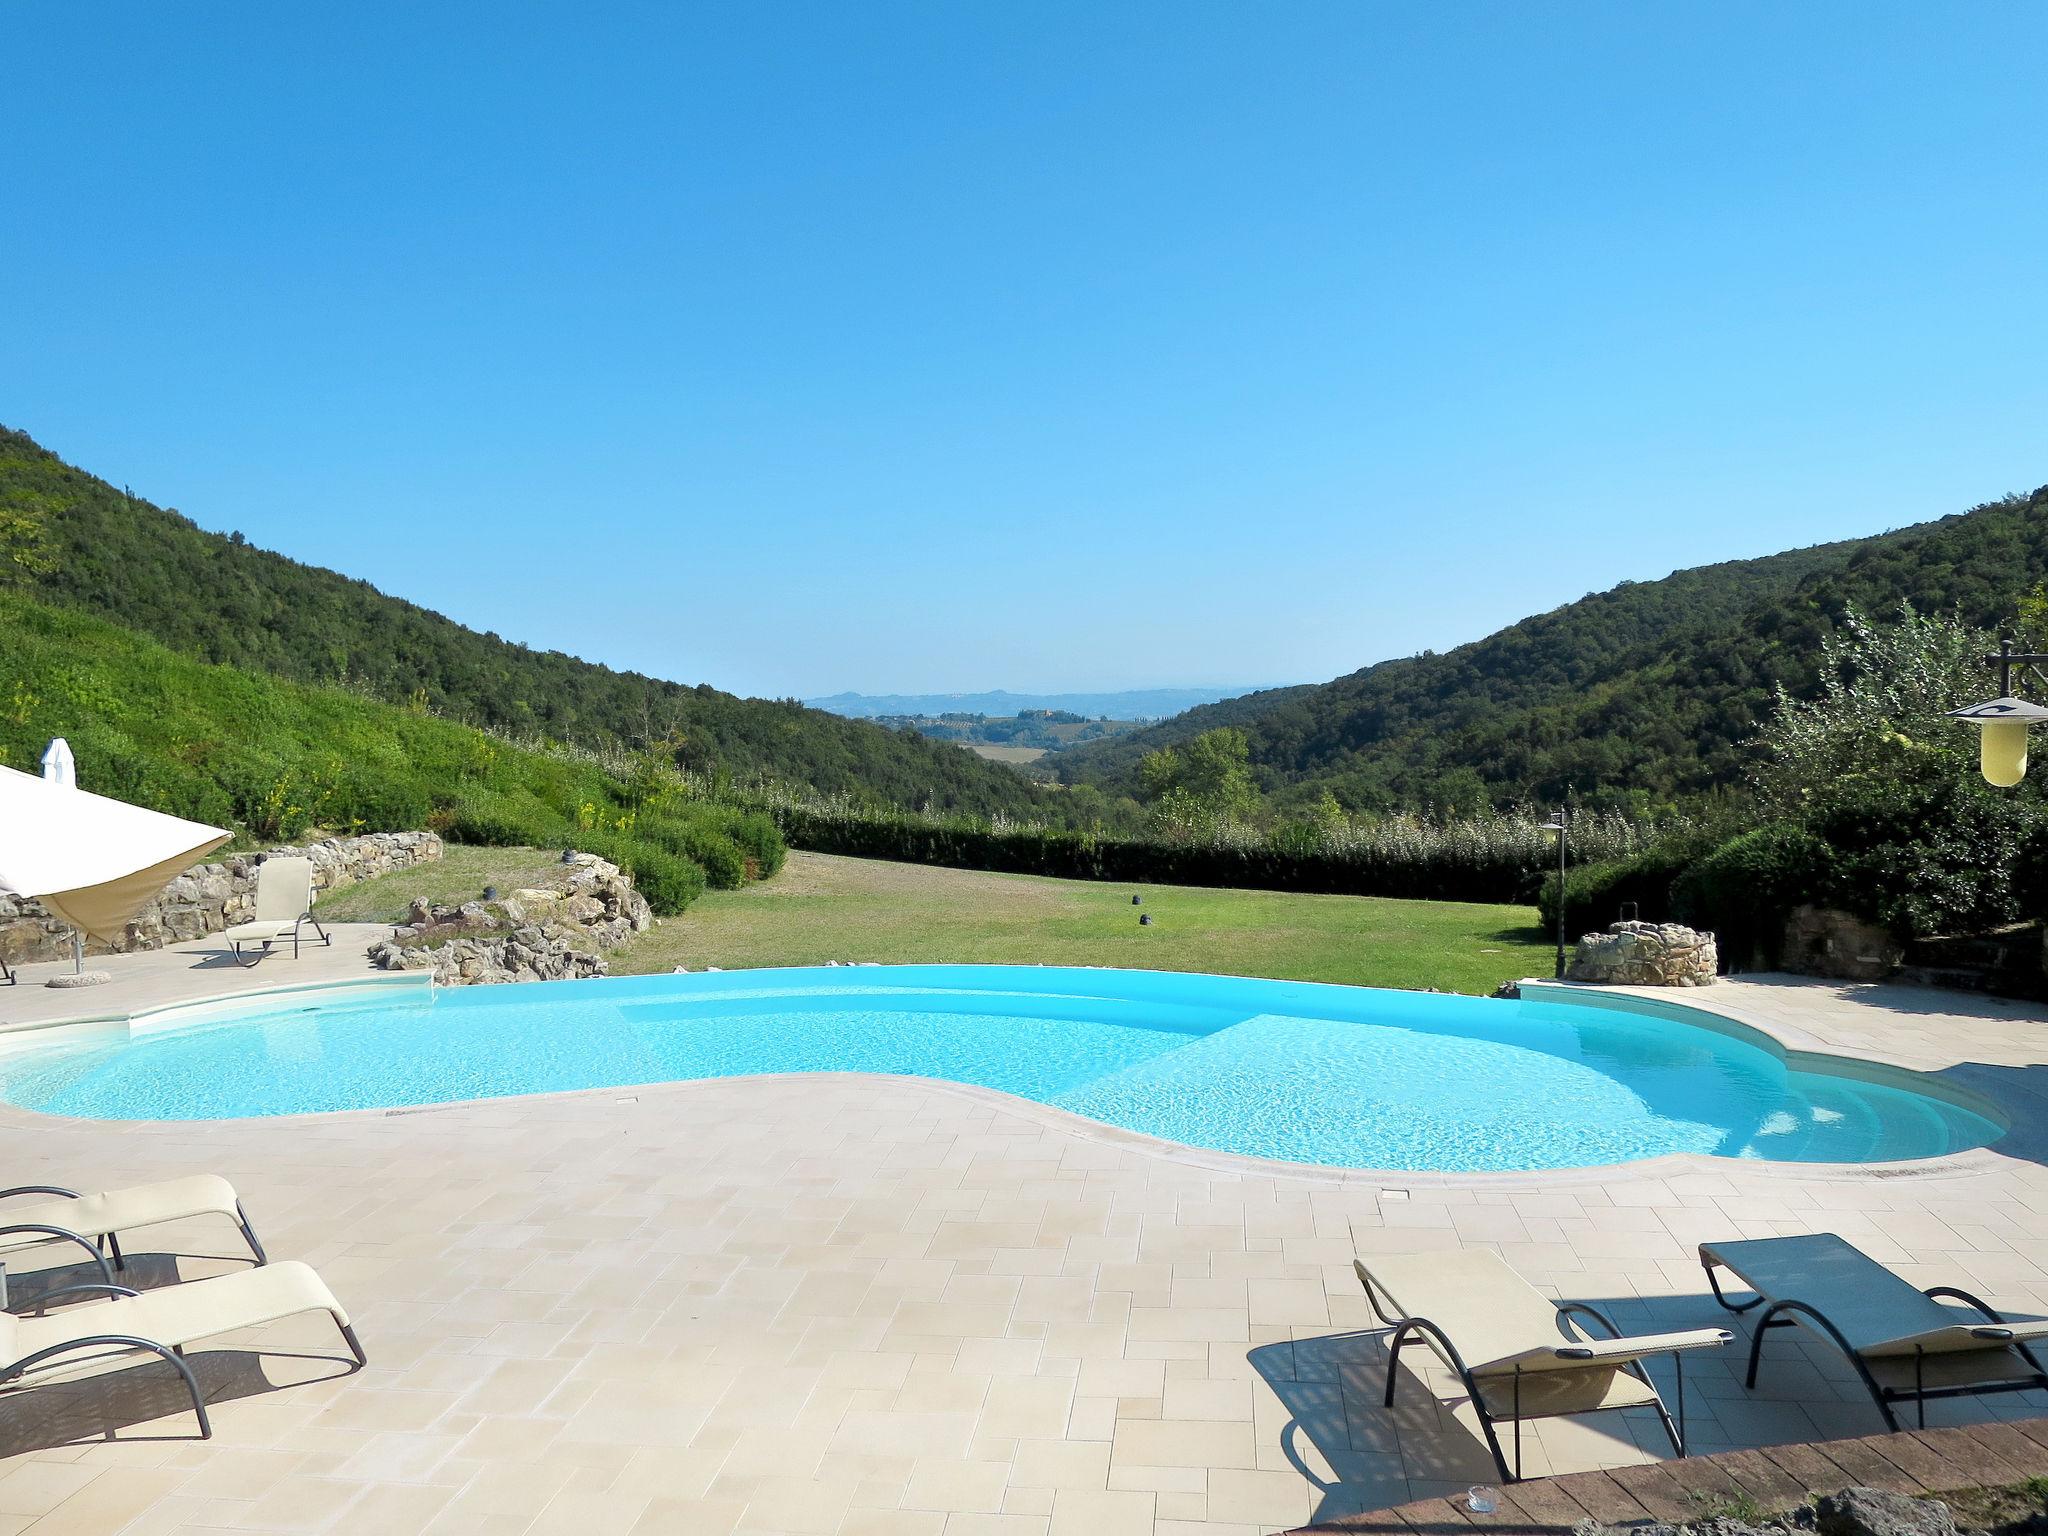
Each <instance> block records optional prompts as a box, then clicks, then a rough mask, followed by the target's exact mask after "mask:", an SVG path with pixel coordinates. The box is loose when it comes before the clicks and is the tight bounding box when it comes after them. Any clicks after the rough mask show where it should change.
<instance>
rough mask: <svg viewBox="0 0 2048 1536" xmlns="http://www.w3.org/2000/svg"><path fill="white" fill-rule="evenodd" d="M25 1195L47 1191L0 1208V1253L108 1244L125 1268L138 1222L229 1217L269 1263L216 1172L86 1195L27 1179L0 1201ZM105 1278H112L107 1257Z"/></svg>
mask: <svg viewBox="0 0 2048 1536" xmlns="http://www.w3.org/2000/svg"><path fill="white" fill-rule="evenodd" d="M23 1195H44V1196H48V1197H49V1198H47V1199H43V1200H38V1201H37V1202H36V1203H35V1204H33V1205H20V1206H15V1207H13V1208H11V1209H8V1210H0V1255H5V1254H8V1253H12V1252H14V1251H16V1250H17V1249H22V1248H28V1247H33V1246H35V1245H37V1244H40V1243H49V1242H62V1241H69V1242H73V1243H77V1244H79V1245H80V1246H81V1247H84V1248H86V1249H88V1250H89V1251H91V1253H92V1254H93V1256H94V1257H95V1258H98V1257H99V1255H100V1252H101V1247H102V1244H104V1246H105V1249H106V1251H107V1252H108V1253H110V1254H111V1255H112V1257H113V1260H114V1267H115V1268H116V1269H125V1268H126V1267H127V1264H126V1261H125V1260H124V1259H123V1258H122V1257H121V1240H120V1237H119V1234H120V1233H123V1232H132V1231H134V1230H135V1229H136V1228H138V1227H154V1226H159V1225H161V1224H162V1223H164V1222H167V1221H184V1220H186V1219H188V1218H190V1217H194V1216H225V1217H227V1219H228V1220H229V1221H232V1222H233V1223H234V1224H235V1225H236V1226H237V1227H239V1228H241V1231H242V1237H243V1240H244V1241H246V1242H247V1243H248V1245H249V1251H250V1252H251V1253H252V1254H254V1255H255V1256H256V1262H257V1263H258V1264H264V1263H268V1262H269V1260H268V1259H267V1258H266V1256H265V1255H264V1252H263V1245H262V1244H261V1243H259V1242H258V1241H256V1231H255V1229H254V1228H253V1227H251V1226H250V1225H249V1218H248V1216H247V1215H245V1214H244V1213H243V1211H242V1202H241V1201H240V1200H239V1199H238V1198H236V1195H235V1187H234V1185H232V1184H230V1183H229V1182H228V1181H227V1180H226V1179H223V1178H221V1177H219V1176H218V1175H216V1174H211V1173H200V1174H193V1175H191V1176H190V1177H188V1178H182V1179H165V1180H163V1181H162V1182H160V1183H156V1184H136V1185H133V1186H131V1187H130V1188H127V1189H114V1190H108V1191H106V1192H104V1193H102V1194H93V1195H82V1194H80V1193H79V1192H78V1191H77V1190H75V1189H63V1188H60V1187H59V1186H57V1185H55V1184H24V1185H22V1186H20V1187H19V1188H17V1189H0V1200H12V1199H15V1198H17V1197H19V1196H23ZM100 1278H101V1279H103V1280H108V1281H111V1280H112V1279H113V1276H112V1275H110V1274H108V1273H107V1272H106V1265H105V1263H104V1262H102V1263H101V1265H100Z"/></svg>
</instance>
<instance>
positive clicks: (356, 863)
mask: <svg viewBox="0 0 2048 1536" xmlns="http://www.w3.org/2000/svg"><path fill="white" fill-rule="evenodd" d="M441 852H442V849H441V839H440V837H439V836H438V835H437V834H435V833H432V832H370V833H366V834H364V835H363V836H361V837H330V838H328V839H327V840H326V841H325V842H321V843H314V844H312V845H311V846H310V847H304V848H271V849H268V850H266V851H265V852H262V853H234V854H229V855H228V856H227V857H226V858H224V859H222V860H220V861H219V862H218V863H215V864H200V865H197V866H195V867H194V868H192V869H189V870H187V871H186V872H185V873H184V874H182V875H180V876H178V878H177V879H175V880H173V881H172V882H171V883H170V884H169V885H167V886H165V887H164V889H163V892H162V894H160V895H159V896H158V897H157V898H156V899H155V900H154V901H152V902H151V903H150V904H149V905H148V906H146V907H144V908H143V909H142V911H141V912H139V913H137V914H136V917H135V921H134V922H132V923H130V924H129V925H128V931H127V933H126V934H124V935H123V936H122V938H121V939H120V941H119V942H118V943H114V944H102V943H100V942H99V940H97V939H94V940H92V941H91V942H90V943H88V944H87V946H86V950H87V953H89V954H95V955H105V954H125V953H127V952H128V951H130V950H137V949H162V948H164V947H165V946H166V945H169V944H182V943H185V942H187V941H188V940H191V939H203V938H205V937H206V935H208V934H209V933H219V932H220V931H221V930H222V929H224V928H227V927H229V926H230V925H232V924H234V923H240V922H246V921H247V920H248V919H249V918H251V917H253V916H254V915H255V911H256V866H257V865H259V864H261V863H262V862H263V861H264V860H265V859H266V858H272V857H300V858H307V859H311V860H312V861H313V888H314V890H315V891H329V890H333V889H335V888H336V887H338V886H344V885H354V884H355V883H356V882H357V881H359V880H368V879H370V878H371V877H372V876H375V875H383V874H389V873H390V872H391V871H392V870H394V869H409V868H411V867H412V866H413V865H415V864H429V863H432V862H433V861H434V860H436V859H438V858H440V857H441ZM70 953H71V929H70V928H69V927H68V926H67V925H66V924H64V923H61V922H59V921H58V920H57V919H56V918H54V917H52V916H50V914H49V913H48V912H47V911H45V910H44V908H43V905H42V903H40V902H38V901H34V900H31V899H30V898H28V897H25V896H15V895H12V894H11V893H7V892H0V957H5V959H6V960H7V963H8V964H9V965H19V964H21V963H23V962H24V961H33V960H61V959H64V958H66V957H67V956H69V955H70Z"/></svg>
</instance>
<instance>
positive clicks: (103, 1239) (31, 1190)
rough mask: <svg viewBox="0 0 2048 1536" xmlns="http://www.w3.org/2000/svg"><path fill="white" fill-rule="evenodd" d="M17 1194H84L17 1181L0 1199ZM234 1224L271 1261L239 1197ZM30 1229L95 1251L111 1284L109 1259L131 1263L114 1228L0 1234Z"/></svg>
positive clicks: (259, 1257)
mask: <svg viewBox="0 0 2048 1536" xmlns="http://www.w3.org/2000/svg"><path fill="white" fill-rule="evenodd" d="M18 1195H57V1196H60V1197H61V1198H63V1199H66V1200H83V1199H84V1198H85V1196H83V1195H81V1194H80V1193H79V1192H78V1191H77V1190H75V1189H66V1188H64V1187H63V1186H62V1185H61V1184H17V1185H16V1186H15V1187H14V1188H13V1189H0V1200H12V1199H14V1198H15V1197H16V1196H18ZM235 1225H237V1226H238V1227H240V1228H241V1229H242V1240H243V1241H244V1242H246V1243H247V1244H248V1245H249V1252H250V1253H251V1254H252V1255H254V1257H255V1259H256V1263H257V1265H258V1266H259V1267H260V1266H262V1265H265V1264H268V1263H269V1262H270V1255H269V1254H267V1253H265V1252H264V1251H263V1244H261V1243H260V1242H258V1241H257V1240H256V1229H255V1228H254V1227H252V1226H250V1225H249V1213H248V1212H247V1211H245V1210H243V1209H242V1202H241V1201H239V1200H237V1201H236V1202H235ZM30 1232H40V1233H42V1234H44V1235H45V1236H48V1237H51V1238H55V1239H62V1240H65V1241H69V1242H74V1243H77V1244H78V1245H79V1246H80V1247H82V1248H84V1249H85V1251H86V1252H87V1253H89V1254H91V1255H92V1257H93V1260H94V1262H96V1263H97V1264H98V1265H99V1268H100V1278H101V1279H102V1280H103V1281H105V1282H106V1283H107V1284H109V1285H111V1284H113V1281H114V1277H113V1275H112V1274H111V1273H110V1272H109V1271H108V1269H107V1260H108V1259H112V1260H113V1261H114V1268H115V1269H126V1268H127V1267H128V1260H127V1259H126V1258H125V1257H123V1256H122V1253H121V1239H120V1236H119V1235H118V1234H117V1233H113V1232H108V1233H106V1234H104V1235H102V1236H100V1237H87V1236H85V1235H84V1234H83V1233H81V1232H73V1231H71V1230H70V1229H69V1228H66V1227H53V1226H43V1225H27V1226H10V1227H0V1238H7V1237H15V1236H21V1235H25V1234H27V1233H30ZM52 1294H55V1293H54V1292H53V1293H52Z"/></svg>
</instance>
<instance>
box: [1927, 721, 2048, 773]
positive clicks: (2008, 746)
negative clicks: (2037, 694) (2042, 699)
mask: <svg viewBox="0 0 2048 1536" xmlns="http://www.w3.org/2000/svg"><path fill="white" fill-rule="evenodd" d="M1949 718H1950V719H1951V720H1966V721H1968V722H1969V723H1970V724H1971V725H1974V726H1976V727H1977V733H1978V742H1977V765H1978V767H1979V768H1980V769H1981V770H1982V772H1983V774H1984V782H1985V783H1987V784H1996V785H1997V786H1998V787H1999V788H2000V789H2011V788H2012V787H2013V785H2015V784H2017V783H2019V781H2020V780H2021V779H2023V778H2025V777H2026V776H2027V728H2028V727H2029V726H2034V725H2039V724H2040V723H2041V722H2042V721H2044V720H2048V709H2043V708H2042V707H2041V706H2040V705H2039V704H2029V703H2028V702H2027V701H2026V700H2025V699H2014V698H2004V699H1993V700H1991V701H1990V702H1989V703H1986V704H1972V705H1971V706H1970V707H1969V708H1968V709H1953V710H1950V711H1949Z"/></svg>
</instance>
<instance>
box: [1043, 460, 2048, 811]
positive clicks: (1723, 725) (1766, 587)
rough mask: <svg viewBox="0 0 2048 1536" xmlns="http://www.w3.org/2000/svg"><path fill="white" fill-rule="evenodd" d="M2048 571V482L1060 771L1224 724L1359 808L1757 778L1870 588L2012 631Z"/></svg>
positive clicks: (1092, 749) (1566, 618)
mask: <svg viewBox="0 0 2048 1536" xmlns="http://www.w3.org/2000/svg"><path fill="white" fill-rule="evenodd" d="M2044 579H2048V487H2043V488H2042V489H2040V490H2037V491H2034V492H2033V493H2031V494H2030V495H2025V496H2010V497H2007V498H2005V499H2004V500H2002V501H1997V502H1991V503H1987V504H1986V505H1983V506H1979V507H1976V508H1974V509H1972V510H1971V511H1969V512H1964V513H1957V514H1954V515H1952V516H1949V517H1944V518H1941V519H1939V520H1937V521H1933V522H1927V523H1920V524H1916V525H1914V526H1912V527H1908V528H1899V529H1894V530H1892V531H1890V532H1887V533H1881V534H1876V535H1872V536H1871V537H1868V538H1862V539H1848V540H1844V541H1842V542H1840V543H1834V544H1821V545H1815V546H1813V547H1811V548H1808V549H1794V550H1788V551H1786V552H1784V553H1782V554H1777V555H1769V556H1765V557H1763V558H1761V559H1756V560H1737V561H1729V562H1726V563H1724V564H1719V565H1707V566H1699V567H1696V568H1694V569H1692V570H1684V571H1677V572H1674V573H1673V574H1672V575H1669V576H1666V577H1664V578H1662V579H1661V580H1657V581H1643V582H1624V583H1622V584H1621V585H1620V586H1618V587H1615V588H1613V589H1612V590H1610V591H1606V592H1596V593H1593V594H1591V595H1589V596H1587V597H1583V598H1581V599H1579V600H1578V601H1577V602H1574V603H1567V604H1565V605H1564V606H1563V607H1560V608H1556V609H1553V610H1551V611H1550V612H1548V613H1543V614H1538V615H1535V616H1533V617H1531V618H1527V619H1524V620H1522V621H1521V622H1520V623H1518V624H1511V625H1509V626H1508V627H1507V628H1505V629H1502V630H1499V631H1497V632H1496V633H1494V634H1492V635H1489V636H1487V637H1486V638H1484V639H1481V640H1475V641H1472V642H1470V643H1469V644H1466V645H1461V646H1459V647H1457V648H1456V649H1455V650H1450V651H1445V652H1442V653H1440V654H1438V653H1425V654H1423V655H1420V656H1408V657H1402V658H1399V659H1396V660H1392V661H1384V662H1380V663H1379V664H1377V665H1375V666H1370V667H1365V668H1362V669H1361V670H1359V671H1357V672H1353V673H1351V674H1349V675H1348V676H1345V677H1340V678H1337V679H1335V680H1334V681H1331V682H1327V683H1322V684H1317V685H1314V686H1310V687H1299V688H1282V689H1275V690H1272V691H1270V692H1267V693H1260V694H1252V695H1250V696H1248V697H1245V698H1239V699H1230V700H1225V701H1221V702H1218V703H1215V704H1208V705H1203V706H1201V707H1199V708H1196V709H1193V710H1190V711H1188V712H1187V713H1186V714H1183V715H1180V716H1177V717H1176V718H1174V719H1171V720H1167V721H1164V722H1162V723H1160V724H1158V725H1153V726H1148V727H1146V728H1145V729H1143V730H1139V731H1132V732H1129V733H1127V734H1125V735H1122V736H1119V737H1116V738H1114V739H1112V740H1108V741H1101V742H1092V743H1087V744H1084V745H1080V746H1077V747H1075V748H1074V749H1072V750H1071V751H1068V752H1065V753H1062V754H1061V755H1060V757H1059V758H1058V760H1057V762H1058V770H1057V771H1058V773H1059V776H1060V778H1061V779H1063V780H1065V781H1067V782H1069V783H1093V784H1096V785H1098V786H1100V787H1101V788H1103V789H1104V790H1106V791H1109V792H1111V793H1114V792H1117V791H1125V792H1129V791H1131V790H1133V789H1134V788H1135V787H1136V782H1137V771H1136V770H1137V764H1138V761H1139V759H1140V758H1141V757H1143V756H1144V754H1145V753H1147V752H1148V751H1152V750H1154V749H1156V748H1158V747H1162V746H1169V745H1172V744H1174V743H1176V742H1180V741H1185V740H1187V739H1188V738H1190V737H1192V736H1194V735H1196V734H1198V733H1200V732H1202V731H1205V730H1209V729H1212V728H1214V727H1217V726H1226V725H1227V726H1235V727H1237V728H1238V729H1240V730H1242V731H1244V732H1245V734H1246V736H1247V737H1248V738H1249V740H1250V744H1251V757H1252V767H1253V770H1254V772H1255V774H1256V775H1257V777H1258V778H1259V781H1260V783H1261V785H1262V787H1263V788H1264V789H1265V790H1266V791H1267V792H1268V793H1269V794H1270V795H1271V796H1272V797H1273V799H1274V800H1275V802H1276V803H1277V804H1278V805H1279V806H1280V808H1281V809H1283V810H1286V809H1291V808H1297V807H1305V806H1307V805H1310V804H1313V803H1314V802H1315V800H1316V799H1317V798H1318V797H1319V796H1320V795H1322V794H1323V793H1324V792H1325V791H1328V792H1329V793H1331V794H1334V795H1335V796H1336V797H1337V799H1338V800H1339V802H1340V803H1342V804H1343V805H1344V806H1346V807H1347V808H1348V809H1351V810H1354V811H1386V810H1392V809H1395V808H1398V807H1403V806H1422V805H1433V806H1437V807H1439V808H1442V809H1448V810H1455V811H1469V810H1472V809H1474V808H1476V807H1477V806H1480V805H1484V804H1487V803H1492V804H1494V805H1505V804H1512V803H1516V802H1523V803H1527V802H1541V803H1555V802H1556V801H1557V800H1558V798H1559V797H1561V796H1563V795H1564V794H1566V793H1567V792H1569V793H1571V794H1573V795H1574V796H1578V797H1581V798H1582V799H1584V800H1586V801H1589V802H1592V803H1605V804H1613V805H1619V806H1624V807H1629V808H1634V809H1642V810H1651V809H1656V808H1658V807H1663V806H1669V805H1673V804H1677V803H1682V802H1684V801H1686V800H1688V799H1690V798H1692V797H1695V796H1698V795H1701V794H1704V793H1708V792H1711V791H1713V790H1715V789H1717V788H1719V787H1722V786H1726V785H1729V784H1732V783H1736V782H1739V781H1740V779H1741V778H1742V776H1743V774H1744V773H1745V771H1746V770H1747V769H1748V768H1749V767H1750V765H1751V764H1752V762H1753V758H1752V756H1751V750H1752V749H1751V748H1750V747H1749V745H1748V743H1749V741H1750V739H1751V738H1752V737H1753V736H1754V734H1755V731H1756V729H1757V726H1758V725H1759V724H1760V722H1761V721H1762V720H1763V719H1764V717H1765V716H1766V715H1768V713H1769V711H1770V709H1771V706H1772V701H1773V698H1774V696H1775V692H1776V690H1777V689H1778V688H1779V687H1780V686H1783V687H1784V688H1786V689H1787V690H1789V691H1790V692H1792V693H1794V694H1803V693H1805V692H1807V691H1808V690H1810V689H1811V688H1812V687H1813V686H1814V683H1815V675H1814V664H1815V661H1816V658H1817V656H1818V653H1819V649H1820V642H1821V640H1822V639H1823V638H1824V637H1825V636H1826V635H1828V634H1829V633H1831V632H1832V631H1833V630H1834V629H1835V627H1836V626H1837V625H1838V624H1839V623H1840V621H1841V618H1842V616H1843V614H1844V612H1845V611H1846V610H1847V609H1848V608H1849V607H1850V606H1851V605H1854V606H1855V607H1857V608H1859V609H1861V610H1862V611H1863V612H1864V613H1866V614H1868V615H1869V616H1871V617H1872V618H1874V619H1877V620H1880V621H1884V620H1888V619H1890V618H1891V617H1893V616H1894V615H1895V614H1896V613H1897V611H1898V607H1899V604H1900V603H1902V602H1910V603H1911V604H1912V605H1913V606H1914V607H1915V608H1917V609H1919V610H1920V611H1921V612H1923V613H1955V614H1958V615H1960V616H1961V617H1962V618H1963V619H1965V620H1967V621H1968V622H1970V623H1973V624H1976V625H1979V626H1981V627H1984V628H1997V627H1999V626H2002V625H2007V624H2010V623H2011V621H2012V620H2013V617H2014V615H2015V611H2016V609H2017V605H2018V601H2019V599H2020V597H2021V596H2022V595H2023V594H2024V593H2026V592H2028V591H2030V590H2031V589H2032V588H2033V587H2034V586H2035V585H2037V584H2038V583H2040V582H2042V581H2043V580H2044ZM1986 683H1987V688H1988V687H1989V685H1990V679H1989V678H1988V676H1987V680H1986ZM1957 702H1958V703H1965V702H1969V701H1966V700H1958V701H1957Z"/></svg>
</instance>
